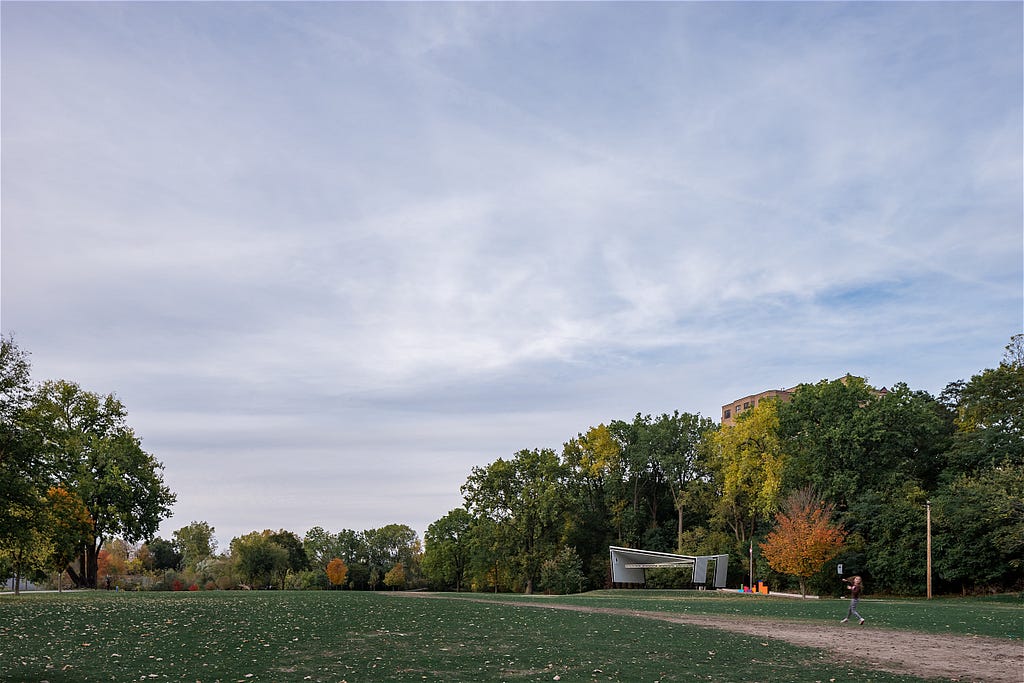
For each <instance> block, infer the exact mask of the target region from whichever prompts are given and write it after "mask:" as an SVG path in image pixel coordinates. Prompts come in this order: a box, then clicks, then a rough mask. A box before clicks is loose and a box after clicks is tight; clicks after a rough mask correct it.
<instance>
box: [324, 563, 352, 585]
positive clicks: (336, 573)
mask: <svg viewBox="0 0 1024 683" xmlns="http://www.w3.org/2000/svg"><path fill="white" fill-rule="evenodd" d="M325 571H326V572H327V580H328V581H330V582H331V585H332V586H344V585H345V578H346V577H347V576H348V566H347V565H346V564H345V561H344V560H342V559H341V558H339V557H335V558H334V559H332V560H331V561H330V562H328V563H327V569H326V570H325Z"/></svg>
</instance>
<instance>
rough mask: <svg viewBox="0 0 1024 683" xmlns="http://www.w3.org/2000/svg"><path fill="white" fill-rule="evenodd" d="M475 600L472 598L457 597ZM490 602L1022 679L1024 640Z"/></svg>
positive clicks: (891, 668)
mask: <svg viewBox="0 0 1024 683" xmlns="http://www.w3.org/2000/svg"><path fill="white" fill-rule="evenodd" d="M392 595H405V596H417V597H434V598H440V599H444V597H443V596H438V595H431V594H429V593H393V594H392ZM459 599H461V600H472V598H459ZM478 602H484V603H488V604H495V603H496V602H499V604H504V605H513V606H515V607H533V608H538V609H560V610H569V611H574V612H593V613H604V614H622V615H628V616H634V617H638V618H641V619H654V620H659V621H668V622H671V623H677V624H688V625H691V626H700V627H704V628H716V629H721V630H723V631H730V632H732V633H742V634H745V635H750V636H757V637H758V638H765V639H772V640H781V641H785V642H787V643H791V644H793V645H800V646H803V647H812V648H815V649H817V650H820V651H823V652H827V653H828V654H829V656H830V657H831V659H832V660H833V661H836V662H842V663H849V664H851V665H856V666H863V667H868V668H871V669H877V670H880V671H888V672H891V673H897V674H905V675H911V676H919V677H921V678H944V679H946V680H949V681H977V682H979V683H982V682H985V683H988V682H991V683H1022V681H1024V643H1021V642H1020V641H1013V640H1000V639H997V638H983V637H979V636H960V635H940V634H929V633H916V632H913V631H899V630H894V629H885V628H877V627H875V628H873V627H871V626H870V622H868V623H867V624H865V625H864V626H857V625H856V624H852V623H851V624H838V623H837V624H835V626H832V625H823V624H820V623H813V624H810V623H801V622H794V621H786V620H779V619H757V618H749V617H747V618H730V617H715V616H702V615H688V614H666V613H663V612H645V611H639V610H630V609H617V608H609V607H585V606H579V605H560V604H557V603H553V602H552V603H546V602H529V603H527V602H513V601H507V602H504V601H495V600H478Z"/></svg>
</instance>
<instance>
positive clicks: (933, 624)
mask: <svg viewBox="0 0 1024 683" xmlns="http://www.w3.org/2000/svg"><path fill="white" fill-rule="evenodd" d="M473 597H475V598H479V597H484V598H486V599H496V600H510V599H511V600H522V601H531V600H534V601H536V600H543V601H552V600H554V601H557V602H560V603H564V604H569V605H587V606H592V607H613V608H622V609H634V610H645V611H650V612H667V613H679V614H709V615H710V614H713V615H720V616H737V617H771V618H774V619H778V618H782V619H793V620H798V621H811V622H814V621H820V622H822V623H835V622H836V621H838V620H839V619H841V618H843V617H844V616H846V608H847V606H848V605H849V599H844V600H840V599H831V600H830V599H822V600H801V599H794V598H782V597H765V596H760V595H737V594H735V593H725V592H718V591H714V592H712V591H658V590H632V591H623V590H615V591H593V592H590V593H583V594H580V595H569V596H557V597H551V596H524V595H515V596H510V595H493V594H488V595H474V596H473ZM857 611H858V612H860V614H861V615H862V616H864V617H865V618H866V619H868V620H869V621H870V624H871V625H872V626H875V627H885V628H894V629H901V630H909V631H921V632H924V633H953V634H960V635H972V636H987V637H990V638H1009V639H1016V640H1021V639H1024V596H1022V595H1021V594H1014V595H1004V596H994V597H991V598H940V599H934V600H916V599H874V598H864V599H862V600H861V601H860V606H859V607H858V610H857Z"/></svg>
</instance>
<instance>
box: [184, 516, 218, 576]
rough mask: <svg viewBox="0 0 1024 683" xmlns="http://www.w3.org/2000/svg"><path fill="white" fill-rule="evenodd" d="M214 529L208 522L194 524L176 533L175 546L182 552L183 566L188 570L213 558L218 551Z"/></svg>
mask: <svg viewBox="0 0 1024 683" xmlns="http://www.w3.org/2000/svg"><path fill="white" fill-rule="evenodd" d="M214 533H215V531H214V528H213V527H212V526H210V525H209V524H208V523H207V522H192V523H191V524H189V525H188V526H183V527H182V528H180V529H178V530H177V531H175V532H174V535H173V537H174V544H175V546H176V547H177V548H178V550H179V552H181V557H182V560H181V561H182V564H183V565H184V566H185V567H186V568H188V569H195V568H196V566H197V565H198V564H199V563H200V562H202V561H203V560H206V559H208V558H210V557H212V556H213V554H214V553H215V552H216V551H217V539H216V537H215V536H214Z"/></svg>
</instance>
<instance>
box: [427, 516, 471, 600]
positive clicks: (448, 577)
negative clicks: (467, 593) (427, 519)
mask: <svg viewBox="0 0 1024 683" xmlns="http://www.w3.org/2000/svg"><path fill="white" fill-rule="evenodd" d="M472 526H473V517H472V516H471V515H470V514H469V513H468V512H467V511H466V509H465V508H456V509H454V510H452V511H451V512H449V513H448V514H447V515H445V516H444V517H442V518H441V519H439V520H437V521H436V522H434V523H433V524H431V525H430V526H429V527H428V528H427V533H426V537H425V538H426V550H425V551H424V553H423V572H424V574H425V576H426V577H427V578H429V579H431V580H432V581H434V582H436V583H437V584H438V585H440V586H443V587H444V588H446V589H451V588H454V589H455V590H456V591H460V590H462V587H463V583H464V581H465V579H466V571H467V569H468V567H469V559H470V538H469V536H470V533H471V529H472Z"/></svg>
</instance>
